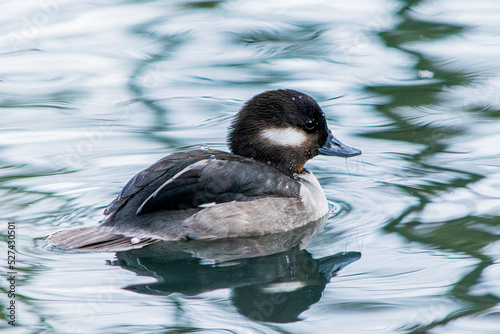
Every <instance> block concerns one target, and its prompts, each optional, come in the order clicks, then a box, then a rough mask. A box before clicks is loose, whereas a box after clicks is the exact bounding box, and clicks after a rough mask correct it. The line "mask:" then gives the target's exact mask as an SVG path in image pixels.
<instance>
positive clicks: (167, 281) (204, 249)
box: [112, 218, 361, 323]
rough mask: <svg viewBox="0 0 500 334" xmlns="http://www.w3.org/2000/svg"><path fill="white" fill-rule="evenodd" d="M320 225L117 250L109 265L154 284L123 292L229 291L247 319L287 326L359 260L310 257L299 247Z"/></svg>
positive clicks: (353, 254) (344, 255)
mask: <svg viewBox="0 0 500 334" xmlns="http://www.w3.org/2000/svg"><path fill="white" fill-rule="evenodd" d="M325 221H326V218H324V219H321V220H319V221H316V222H314V223H310V224H308V225H307V226H305V227H303V228H300V229H298V230H294V231H290V232H286V233H283V234H279V235H268V236H262V237H254V238H233V239H226V240H217V241H189V242H183V243H172V242H159V243H156V244H153V245H150V246H148V247H145V248H142V249H135V250H129V251H124V252H118V253H117V258H118V259H117V260H116V261H114V262H112V264H113V265H119V266H121V267H123V268H125V269H128V270H131V271H134V272H136V273H137V274H139V275H143V276H151V277H154V278H156V279H157V280H158V282H155V283H149V284H140V285H131V286H128V287H126V288H125V289H127V290H131V291H135V292H138V293H142V294H152V295H168V294H170V293H174V292H179V293H183V294H186V295H196V294H199V293H202V292H206V291H211V290H215V289H220V288H230V289H232V293H231V299H232V302H233V304H234V306H235V307H236V309H237V310H238V311H239V312H240V313H241V314H243V315H245V316H247V317H248V318H251V319H254V320H260V321H269V322H279V323H284V322H292V321H296V320H298V316H299V314H300V313H302V312H303V311H304V310H306V309H307V308H308V307H309V306H310V305H311V304H313V303H315V302H317V301H319V299H320V298H321V294H322V292H323V290H324V289H325V286H326V284H327V283H328V282H329V281H330V279H331V278H332V277H333V276H335V275H336V274H337V273H338V272H339V270H341V269H342V268H344V267H345V266H346V265H348V264H350V263H352V262H354V261H356V260H357V259H359V258H360V256H361V254H360V253H359V252H342V253H338V254H335V255H331V256H327V257H323V258H321V259H313V258H312V256H311V254H310V253H309V252H307V251H306V250H304V249H303V248H304V247H305V246H306V245H307V244H308V243H309V241H310V240H311V239H312V238H313V237H314V236H315V235H316V234H317V233H318V232H319V231H320V230H321V229H322V227H323V225H324V223H325Z"/></svg>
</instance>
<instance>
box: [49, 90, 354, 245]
mask: <svg viewBox="0 0 500 334" xmlns="http://www.w3.org/2000/svg"><path fill="white" fill-rule="evenodd" d="M228 143H229V148H230V149H231V152H232V153H227V152H223V151H218V150H201V149H200V150H191V151H184V152H177V153H173V154H171V155H169V156H167V157H165V158H163V159H161V160H159V161H157V162H156V163H155V164H153V165H151V166H150V167H148V168H146V169H145V170H143V171H141V172H140V173H138V174H137V175H135V176H134V177H133V178H132V179H131V180H130V181H129V182H128V183H127V185H126V186H125V187H124V188H123V190H122V192H121V193H120V195H119V196H118V197H117V198H116V199H115V200H114V201H112V202H111V203H110V204H109V206H108V207H107V208H106V210H105V211H104V214H105V215H107V217H106V219H105V220H104V222H103V223H102V224H101V225H100V226H96V227H85V228H76V229H70V230H63V231H59V232H56V233H54V234H52V235H51V236H49V238H48V239H49V240H48V241H49V244H50V245H52V246H55V247H60V248H71V249H97V248H101V249H102V246H103V245H108V246H112V245H115V246H123V247H124V248H126V247H129V246H130V247H140V246H143V245H145V244H149V243H151V242H154V241H156V240H172V241H174V240H187V239H222V238H231V237H245V236H256V235H265V234H273V233H281V232H284V231H289V230H292V229H294V228H298V227H301V226H304V225H305V224H307V223H308V222H311V221H314V220H317V219H320V218H321V217H323V216H324V215H326V214H327V213H328V204H327V200H326V197H325V194H324V193H323V190H322V189H321V186H320V185H319V183H318V180H317V179H316V178H315V177H314V175H313V174H312V173H311V172H309V171H307V170H306V169H305V168H304V164H305V163H306V162H307V161H308V160H309V159H311V158H313V157H315V156H316V155H319V154H321V155H330V156H339V157H353V156H357V155H359V154H361V151H360V150H359V149H357V148H354V147H351V146H347V145H345V144H343V143H341V142H340V141H339V140H337V139H336V138H335V137H334V136H333V135H332V133H331V131H330V130H329V129H328V126H327V123H326V119H325V114H324V113H323V111H322V110H321V108H320V107H319V105H318V104H317V103H316V101H315V100H314V99H313V98H312V97H310V96H308V95H306V94H304V93H300V92H297V91H294V90H289V89H279V90H272V91H266V92H264V93H261V94H258V95H256V96H254V97H253V98H252V99H250V100H249V101H248V102H247V103H246V104H245V105H244V106H243V108H242V109H241V111H240V112H239V113H238V114H237V115H236V117H235V119H234V121H233V123H232V125H231V127H230V132H229V135H228ZM104 248H106V247H104ZM108 248H109V247H108ZM115 248H116V247H115Z"/></svg>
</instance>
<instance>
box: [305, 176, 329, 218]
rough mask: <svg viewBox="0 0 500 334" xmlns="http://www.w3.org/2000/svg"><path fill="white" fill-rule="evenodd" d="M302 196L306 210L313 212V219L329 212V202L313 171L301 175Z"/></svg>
mask: <svg viewBox="0 0 500 334" xmlns="http://www.w3.org/2000/svg"><path fill="white" fill-rule="evenodd" d="M300 178H301V179H302V181H301V187H300V198H301V200H302V203H303V204H304V206H305V208H306V210H308V211H309V212H310V214H311V217H312V218H311V219H312V220H315V219H319V218H321V217H323V216H324V215H326V214H327V213H328V202H327V201H326V196H325V193H324V192H323V189H322V188H321V185H320V184H319V182H318V180H317V179H316V177H315V176H314V174H313V173H311V172H306V173H304V174H301V175H300Z"/></svg>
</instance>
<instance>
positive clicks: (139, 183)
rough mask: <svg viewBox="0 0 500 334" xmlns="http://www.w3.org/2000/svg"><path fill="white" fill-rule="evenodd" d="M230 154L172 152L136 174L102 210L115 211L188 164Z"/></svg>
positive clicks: (105, 211)
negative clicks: (213, 156) (145, 189)
mask: <svg viewBox="0 0 500 334" xmlns="http://www.w3.org/2000/svg"><path fill="white" fill-rule="evenodd" d="M214 154H217V155H218V156H220V155H230V154H229V153H226V152H221V151H215V150H207V151H205V150H192V151H184V152H177V153H173V154H171V155H169V156H167V157H165V158H163V159H160V160H158V161H157V162H156V163H154V164H153V165H151V166H149V167H148V168H146V169H144V170H143V171H141V172H139V173H138V174H136V175H135V176H134V177H133V178H132V179H131V180H130V181H129V182H128V183H127V184H126V185H125V187H124V188H123V190H122V191H121V193H120V194H119V195H118V197H117V198H115V199H114V200H113V201H112V202H111V203H110V204H109V205H108V207H107V208H106V210H104V214H105V215H109V214H111V213H113V212H115V211H117V210H118V209H119V208H120V207H121V206H122V205H123V204H125V203H126V202H127V201H128V200H129V199H130V198H131V197H132V196H134V195H136V194H137V193H138V192H140V191H141V190H143V189H144V188H146V187H147V186H150V185H154V183H159V185H161V184H162V183H163V182H165V180H169V179H170V178H171V177H173V176H174V175H176V174H177V173H179V172H180V171H181V170H183V169H185V168H186V167H188V166H189V165H191V164H193V163H196V162H198V161H200V160H203V159H209V158H210V156H211V155H214Z"/></svg>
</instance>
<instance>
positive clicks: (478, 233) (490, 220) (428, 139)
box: [364, 1, 500, 333]
mask: <svg viewBox="0 0 500 334" xmlns="http://www.w3.org/2000/svg"><path fill="white" fill-rule="evenodd" d="M422 2H423V1H405V2H404V6H403V7H402V8H401V10H400V11H399V12H398V13H397V15H398V16H399V17H400V18H401V19H402V22H401V23H400V24H399V25H397V26H396V27H395V28H394V30H391V31H386V32H382V33H380V37H381V38H382V40H383V41H384V43H385V45H386V46H388V47H391V48H396V49H398V50H400V51H403V52H406V53H408V54H410V55H412V56H414V57H415V58H416V60H417V61H416V63H415V65H414V69H415V73H418V71H419V70H420V71H421V70H427V71H431V72H432V73H433V77H434V79H433V80H428V83H426V82H425V81H422V80H420V81H412V82H410V83H408V84H404V85H382V86H371V87H367V90H368V91H369V92H374V93H376V94H379V95H383V96H386V97H389V98H390V102H389V103H387V104H384V105H380V106H378V107H377V111H379V112H380V113H382V114H383V115H384V116H385V117H387V118H389V119H391V120H392V121H393V123H392V124H391V128H390V129H387V130H384V131H380V132H372V133H366V134H364V136H366V137H371V138H380V139H386V140H396V141H405V142H410V143H416V144H423V145H424V146H425V147H424V149H422V150H421V151H420V152H419V153H417V154H414V155H407V156H404V157H403V158H402V159H404V160H407V161H409V162H411V163H412V165H413V166H415V167H416V168H418V169H423V170H426V171H428V172H429V173H445V174H447V175H448V176H449V175H451V176H452V177H448V180H447V181H446V180H445V181H440V182H428V181H424V180H423V181H421V182H420V183H421V184H417V185H412V186H408V185H397V187H398V188H400V190H401V191H403V192H405V193H407V194H408V195H409V196H413V197H416V198H417V199H418V200H419V203H418V204H417V205H415V206H412V207H409V208H408V209H407V210H405V211H404V212H403V213H402V214H401V215H400V216H399V217H398V218H396V219H394V220H392V221H391V222H389V223H388V224H387V225H386V226H385V230H386V231H387V232H395V233H398V234H399V235H401V236H403V237H405V238H406V239H407V240H409V241H413V242H419V243H423V244H426V245H429V246H431V247H433V248H436V249H440V250H444V251H448V252H452V253H456V254H460V255H462V256H463V254H466V255H468V256H470V257H472V258H475V259H477V260H478V263H477V264H476V265H475V266H474V268H473V269H472V270H471V271H470V272H469V273H467V274H466V275H465V276H463V277H461V278H460V279H459V280H458V281H457V282H456V283H455V284H454V285H453V287H452V288H451V289H450V291H449V295H450V297H451V298H453V299H455V300H457V302H458V303H459V305H460V308H461V309H460V310H459V311H457V312H453V313H451V314H449V315H448V316H446V317H444V318H443V319H441V320H436V321H433V322H430V323H420V324H413V325H409V326H407V327H406V328H404V330H406V331H407V332H409V333H425V332H428V331H429V330H431V329H432V328H434V327H436V326H440V325H444V324H446V323H448V322H450V321H452V320H456V319H458V318H462V317H464V316H468V315H471V314H477V313H479V312H482V311H484V310H487V309H489V308H491V307H494V306H496V305H497V304H498V302H499V301H500V299H499V298H498V297H495V296H494V295H491V294H488V293H487V294H481V295H478V294H472V293H471V289H472V288H473V287H474V286H475V285H476V284H478V283H479V282H480V277H481V275H482V273H483V271H484V269H485V268H487V267H488V266H490V265H491V264H493V262H494V260H493V259H492V258H491V257H490V256H488V255H486V254H484V253H483V251H482V250H483V249H484V248H485V247H487V246H488V245H490V244H491V243H493V242H496V241H498V240H499V239H500V237H499V236H498V235H495V234H494V233H491V232H489V231H488V229H487V228H484V227H488V226H490V227H495V226H498V224H499V223H500V218H499V217H497V216H488V217H476V216H467V217H462V218H459V219H453V220H445V221H438V222H433V223H424V222H420V221H418V220H415V219H413V220H412V219H411V218H409V216H410V214H415V213H418V212H421V211H423V209H424V208H425V207H426V205H427V204H428V203H429V202H431V201H432V198H433V196H435V195H438V194H442V193H445V192H451V191H453V190H454V189H459V188H463V187H466V186H467V185H469V184H472V183H475V182H477V181H479V180H481V179H482V178H484V176H482V175H480V174H475V173H471V172H466V171H461V170H456V169H453V168H449V167H442V166H437V165H433V164H429V163H428V162H427V161H428V160H429V159H425V161H424V158H428V157H431V156H433V155H435V154H436V153H440V152H444V151H445V150H446V147H447V143H449V142H450V141H452V140H453V138H454V137H457V136H460V135H461V134H463V131H464V130H463V129H462V128H459V127H458V126H440V125H436V124H419V123H417V122H415V123H412V122H411V119H409V118H408V117H405V116H404V115H400V114H399V113H398V108H399V107H413V112H418V111H419V108H418V107H423V106H427V107H428V106H436V105H439V103H440V101H439V99H438V94H439V93H441V92H442V90H443V87H452V86H458V85H460V86H468V85H470V84H471V83H472V82H473V81H474V75H473V74H470V73H466V72H459V71H454V72H452V71H447V70H445V69H443V68H442V66H441V64H440V63H438V62H437V61H433V60H432V59H429V58H427V57H426V56H424V55H422V54H420V53H418V52H415V51H410V50H407V49H406V48H405V46H404V45H403V43H410V42H420V41H425V40H427V41H432V40H437V39H441V38H445V37H449V36H452V35H457V34H460V33H462V32H464V30H465V29H466V27H463V26H458V25H452V24H445V23H430V22H424V21H419V20H416V19H414V18H410V12H411V11H412V10H413V9H414V7H415V6H417V5H419V4H420V3H422ZM436 109H439V108H436ZM479 109H481V108H479ZM483 110H484V109H483ZM466 111H471V112H476V113H477V112H478V110H475V109H471V110H466ZM490 114H491V116H490ZM484 116H486V117H488V116H490V117H498V114H497V113H496V112H491V110H489V111H488V113H485V115H484ZM408 220H410V221H408Z"/></svg>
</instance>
